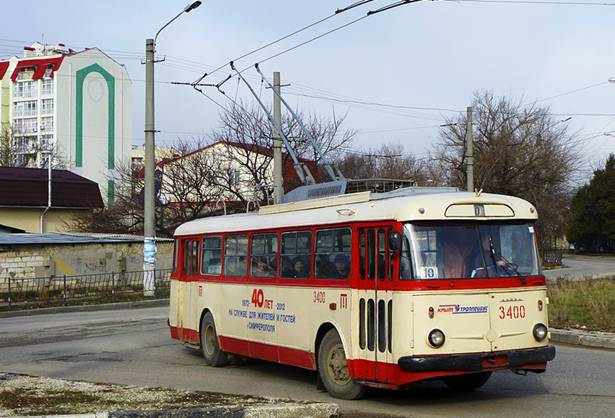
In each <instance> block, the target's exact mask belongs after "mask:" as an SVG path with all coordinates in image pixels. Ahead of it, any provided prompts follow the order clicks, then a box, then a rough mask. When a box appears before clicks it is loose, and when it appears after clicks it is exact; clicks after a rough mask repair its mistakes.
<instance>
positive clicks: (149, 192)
mask: <svg viewBox="0 0 615 418" xmlns="http://www.w3.org/2000/svg"><path fill="white" fill-rule="evenodd" d="M200 5H201V1H193V2H191V3H190V4H189V5H187V6H186V7H184V9H183V10H182V11H181V12H179V13H178V14H177V16H175V17H174V18H173V19H171V20H169V21H168V22H167V23H165V24H164V26H162V27H161V28H160V29H159V30H158V32H156V36H154V39H151V38H150V39H146V40H145V162H144V165H145V167H144V171H145V179H144V180H145V185H144V193H143V271H144V274H143V294H144V296H153V295H154V289H155V281H154V280H155V277H154V271H155V269H156V228H155V225H156V222H155V216H156V212H155V210H156V201H155V199H156V196H155V185H154V183H155V171H156V157H155V149H156V146H155V141H154V134H155V132H156V131H155V123H154V63H155V58H154V53H155V52H156V39H157V38H158V35H160V32H162V30H163V29H164V28H166V27H167V26H169V25H170V24H171V23H173V21H175V20H176V19H177V18H179V17H180V16H181V15H182V14H184V13H189V12H191V11H192V10H194V9H196V8H197V7H199V6H200Z"/></svg>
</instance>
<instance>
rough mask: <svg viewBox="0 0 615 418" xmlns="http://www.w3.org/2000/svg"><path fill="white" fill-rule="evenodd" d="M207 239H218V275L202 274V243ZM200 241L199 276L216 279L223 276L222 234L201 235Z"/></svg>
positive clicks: (203, 246)
mask: <svg viewBox="0 0 615 418" xmlns="http://www.w3.org/2000/svg"><path fill="white" fill-rule="evenodd" d="M207 238H220V273H219V274H211V273H205V272H203V254H204V253H205V245H204V241H205V240H206V239H207ZM200 241H201V256H200V257H199V260H200V262H201V265H200V266H199V276H202V277H216V278H217V277H222V276H224V234H222V233H220V234H206V235H201V236H200ZM233 277H235V276H233Z"/></svg>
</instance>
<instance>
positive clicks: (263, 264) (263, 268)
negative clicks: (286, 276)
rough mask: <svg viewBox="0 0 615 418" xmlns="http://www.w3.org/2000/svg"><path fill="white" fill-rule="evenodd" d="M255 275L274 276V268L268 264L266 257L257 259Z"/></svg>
mask: <svg viewBox="0 0 615 418" xmlns="http://www.w3.org/2000/svg"><path fill="white" fill-rule="evenodd" d="M254 276H256V277H271V276H273V269H272V268H271V266H270V265H269V264H267V259H265V257H258V258H257V259H256V268H255V270H254Z"/></svg>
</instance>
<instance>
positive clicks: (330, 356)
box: [318, 329, 366, 399]
mask: <svg viewBox="0 0 615 418" xmlns="http://www.w3.org/2000/svg"><path fill="white" fill-rule="evenodd" d="M318 374H319V375H320V379H321V380H322V383H323V385H324V386H325V388H326V389H327V392H329V394H330V395H331V396H333V397H335V398H340V399H359V398H361V397H363V395H365V390H366V388H365V387H364V386H363V385H360V384H359V383H357V382H355V381H354V379H353V378H352V377H350V374H349V372H348V362H347V361H346V353H344V346H343V345H342V340H341V339H340V336H339V334H338V333H337V331H335V330H334V329H331V330H329V331H328V332H327V333H326V334H325V336H324V337H323V339H322V341H321V343H320V347H319V348H318Z"/></svg>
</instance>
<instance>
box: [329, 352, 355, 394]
mask: <svg viewBox="0 0 615 418" xmlns="http://www.w3.org/2000/svg"><path fill="white" fill-rule="evenodd" d="M328 360H329V361H328V362H327V371H328V373H329V376H331V378H332V379H333V381H334V382H335V383H337V384H338V385H344V384H346V383H348V381H350V375H349V374H348V363H347V362H346V354H344V347H342V345H341V344H338V345H336V346H334V347H333V348H332V349H331V351H330V352H329V358H328Z"/></svg>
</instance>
